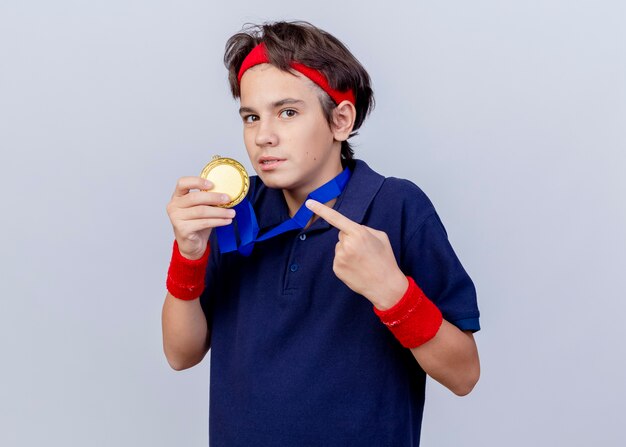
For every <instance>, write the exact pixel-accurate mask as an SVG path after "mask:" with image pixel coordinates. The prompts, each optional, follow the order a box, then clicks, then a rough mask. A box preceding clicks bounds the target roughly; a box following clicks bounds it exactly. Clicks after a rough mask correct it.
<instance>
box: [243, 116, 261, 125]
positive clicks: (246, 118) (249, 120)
mask: <svg viewBox="0 0 626 447" xmlns="http://www.w3.org/2000/svg"><path fill="white" fill-rule="evenodd" d="M258 120H259V117H258V116H256V115H246V116H244V117H243V122H244V123H252V122H254V121H258Z"/></svg>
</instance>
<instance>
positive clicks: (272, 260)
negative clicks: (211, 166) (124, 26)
mask: <svg viewBox="0 0 626 447" xmlns="http://www.w3.org/2000/svg"><path fill="white" fill-rule="evenodd" d="M224 60H225V63H226V66H227V67H228V69H229V81H230V87H231V90H232V93H233V95H234V96H235V97H236V98H237V97H238V98H239V99H240V106H241V107H240V110H239V111H240V114H241V117H242V121H243V128H244V142H245V145H246V150H247V152H248V155H249V157H250V161H251V163H252V165H253V167H254V169H255V171H256V172H257V173H258V177H253V178H252V179H251V185H250V192H249V194H248V198H249V200H250V202H251V204H252V206H253V208H254V211H255V213H256V215H257V216H258V227H259V228H260V232H259V234H260V235H263V234H265V233H266V232H267V231H268V229H271V228H274V227H276V226H277V225H279V224H280V223H281V222H283V221H286V220H289V219H290V218H291V217H294V216H296V215H297V216H300V217H301V216H303V215H304V216H306V217H305V221H304V223H303V224H302V225H301V226H302V227H304V228H295V229H293V228H292V229H291V230H289V231H286V232H282V233H280V234H277V235H276V236H275V237H272V238H270V239H268V240H264V241H262V242H257V243H256V245H255V246H254V247H253V249H252V251H251V253H250V254H249V255H248V256H244V255H242V254H240V253H238V252H237V251H231V252H222V251H221V248H223V247H221V246H220V243H219V238H217V237H216V235H215V233H216V232H213V231H212V229H213V228H218V227H222V226H227V225H231V224H232V221H233V219H234V218H235V214H236V213H235V211H234V210H233V209H225V208H221V207H218V205H220V204H224V203H227V202H229V200H230V198H229V197H222V196H221V195H220V194H217V193H213V192H211V191H210V188H211V187H212V185H211V184H210V182H208V181H206V180H203V179H201V178H199V177H183V178H181V179H180V180H179V181H178V184H177V186H176V189H175V192H174V194H173V196H172V200H171V201H170V203H169V204H168V207H167V211H168V214H169V217H170V220H171V221H172V225H173V228H174V234H175V239H176V240H175V243H174V251H173V255H172V262H171V265H170V270H169V273H168V280H167V286H168V291H169V293H168V295H167V297H166V300H165V304H164V307H163V337H164V351H165V355H166V357H167V359H168V361H169V363H170V365H171V366H172V367H173V368H174V369H176V370H181V369H185V368H189V367H191V366H194V365H195V364H197V363H199V362H200V361H201V360H202V359H203V358H204V356H205V354H206V353H207V352H208V350H209V347H210V348H211V352H212V354H211V380H210V406H209V414H210V421H209V425H210V441H211V443H212V445H217V446H222V445H225V446H239V445H241V446H251V445H259V446H269V445H280V446H296V445H297V446H308V445H310V446H334V445H358V446H361V445H363V446H365V445H367V446H370V445H371V446H379V445H392V446H417V445H419V436H420V428H421V420H422V412H423V405H424V388H425V379H426V374H428V375H429V376H431V377H433V378H434V379H435V380H437V381H439V382H440V383H442V384H443V385H444V386H446V387H448V388H449V389H450V390H452V391H453V392H454V393H455V394H458V395H465V394H467V393H469V392H470V391H471V389H472V388H473V386H474V385H475V383H476V382H477V380H478V376H479V361H478V354H477V349H476V345H475V343H474V339H473V336H472V333H473V332H474V331H477V330H478V329H479V323H478V316H479V313H478V308H477V304H476V295H475V289H474V286H473V283H472V281H471V279H470V278H469V276H468V275H467V273H466V272H465V270H464V269H463V267H462V266H461V264H460V262H459V260H458V259H457V257H456V255H455V254H454V251H453V250H452V247H451V246H450V244H449V242H448V239H447V235H446V232H445V229H444V227H443V225H442V224H441V221H440V220H439V217H438V216H437V213H436V212H435V209H434V208H433V205H432V203H431V202H430V201H429V199H428V198H427V197H426V195H425V194H424V193H423V192H422V191H421V190H420V189H419V188H418V187H417V186H415V185H413V184H412V183H410V182H408V181H406V180H400V179H395V178H383V177H382V176H380V175H379V174H377V173H375V172H374V171H372V170H371V169H370V168H369V167H368V166H367V165H366V164H365V163H364V162H362V161H360V160H354V159H353V152H352V149H351V148H350V145H349V143H348V141H347V140H348V139H349V138H350V137H351V136H352V135H354V134H355V131H356V130H357V129H358V128H359V127H360V126H361V124H362V122H363V120H364V118H365V117H366V116H367V114H368V112H369V111H370V109H371V107H372V105H373V96H372V90H371V88H370V80H369V76H368V74H367V72H366V71H365V69H364V68H363V67H362V66H361V64H360V63H359V62H358V61H357V60H356V59H355V58H354V56H353V55H352V54H351V53H350V52H349V51H348V50H347V49H346V48H345V47H344V46H343V45H342V44H341V42H339V41H338V40H337V39H336V38H334V37H333V36H331V35H329V34H328V33H326V32H324V31H322V30H320V29H318V28H315V27H314V26H312V25H310V24H307V23H301V22H299V23H285V22H280V23H273V24H265V25H263V26H258V27H253V28H250V29H247V30H245V31H244V32H241V33H239V34H236V35H234V36H233V37H231V39H230V40H229V41H228V43H227V46H226V54H225V57H224ZM328 185H333V187H334V188H335V189H334V190H333V191H334V192H333V193H330V194H326V193H322V192H320V191H324V192H327V191H328ZM330 189H333V188H330ZM195 190H199V191H195ZM206 190H208V191H206ZM311 195H312V196H313V197H316V198H318V199H320V200H322V201H323V202H325V203H319V202H317V201H315V200H309V199H308V198H309V197H310V196H311ZM307 213H309V214H307ZM312 213H315V216H311V217H310V219H309V215H311V214H312ZM297 216H296V217H297ZM318 216H319V217H318ZM300 220H302V219H300ZM207 242H208V243H207Z"/></svg>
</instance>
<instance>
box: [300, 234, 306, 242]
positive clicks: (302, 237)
mask: <svg viewBox="0 0 626 447" xmlns="http://www.w3.org/2000/svg"><path fill="white" fill-rule="evenodd" d="M305 239H306V234H304V233H302V234H301V235H300V240H301V241H303V240H305Z"/></svg>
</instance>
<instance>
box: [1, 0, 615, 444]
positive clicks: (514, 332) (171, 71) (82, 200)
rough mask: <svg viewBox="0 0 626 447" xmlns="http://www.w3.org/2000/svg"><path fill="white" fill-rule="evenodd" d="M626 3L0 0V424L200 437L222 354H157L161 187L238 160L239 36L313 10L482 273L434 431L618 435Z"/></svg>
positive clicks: (588, 439) (371, 126) (439, 393)
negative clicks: (474, 380)
mask: <svg viewBox="0 0 626 447" xmlns="http://www.w3.org/2000/svg"><path fill="white" fill-rule="evenodd" d="M624 5H625V4H624V2H620V1H617V0H616V1H602V0H596V1H591V0H589V1H575V0H574V1H572V0H569V1H565V0H560V1H556V0H554V1H551V0H542V1H539V0H531V1H515V2H513V1H502V0H491V1H488V0H484V1H473V2H466V1H437V2H432V1H431V2H426V1H411V2H408V1H407V2H393V1H387V2H378V3H364V2H363V1H343V2H336V1H322V0H318V1H315V2H310V3H309V4H302V3H301V2H298V3H295V2H292V3H282V2H278V1H273V0H267V1H264V2H250V1H239V2H228V3H219V4H217V3H213V2H208V1H204V2H202V1H160V0H158V1H156V0H152V1H147V0H124V1H121V0H108V1H104V0H92V1H88V2H86V1H85V2H80V1H70V0H56V1H54V2H50V1H19V2H18V1H17V0H13V1H11V0H9V1H4V2H2V3H1V4H0V153H1V159H0V169H1V172H0V174H1V175H0V182H1V185H0V186H1V188H2V189H1V191H2V204H1V209H2V219H1V225H2V228H1V232H0V237H1V240H0V243H1V247H2V258H1V262H2V265H1V269H0V271H1V272H2V273H1V281H0V287H1V297H0V299H1V303H2V304H1V307H0V348H1V351H0V352H1V353H2V368H1V369H0V444H1V445H3V446H40V445H48V446H113V445H115V446H182V445H184V446H204V445H206V444H207V425H208V423H207V419H208V361H207V360H208V358H207V359H206V360H205V361H204V362H203V363H202V364H201V365H199V366H197V367H195V368H193V369H191V370H188V371H185V372H174V371H173V370H171V369H170V368H169V366H168V365H167V363H166V361H165V358H164V356H163V354H162V348H161V327H160V311H161V305H162V303H163V298H164V296H165V286H164V283H165V274H166V270H167V266H168V263H169V257H170V253H171V243H172V231H171V227H170V223H169V220H168V218H167V215H166V213H165V205H166V204H167V202H168V200H169V198H170V195H171V193H172V190H173V187H174V184H175V182H176V179H177V178H178V177H180V176H183V175H197V174H198V173H199V172H200V170H201V168H202V167H203V166H204V164H205V163H206V162H208V161H209V160H210V158H211V156H212V155H214V154H216V153H219V154H221V155H225V156H232V157H234V158H238V159H241V160H246V162H247V159H246V156H245V151H244V146H243V142H242V139H241V123H240V119H239V117H238V115H237V107H238V105H237V103H236V102H235V101H234V100H232V98H231V97H230V95H229V91H228V88H227V81H226V70H225V68H224V67H223V65H222V55H223V47H224V43H225V41H226V39H227V38H228V37H229V36H230V35H231V34H233V33H235V32H236V31H238V30H239V29H240V27H241V26H242V25H243V23H244V22H255V23H258V22H263V21H266V20H272V19H274V20H276V19H304V20H308V21H310V22H312V23H314V24H316V25H317V26H320V27H321V28H323V29H326V30H328V31H330V32H331V33H333V34H335V35H336V36H337V37H338V38H340V39H341V40H343V41H344V42H345V43H346V44H347V45H348V47H349V48H350V49H351V50H352V51H353V53H354V54H355V55H356V56H357V58H359V59H360V60H361V61H362V63H363V64H364V65H365V67H366V68H367V69H368V70H369V72H370V74H371V76H372V78H373V83H374V89H375V93H376V99H377V108H376V110H375V111H374V113H373V115H372V116H371V117H370V119H369V120H368V121H366V122H365V124H364V127H363V129H362V131H361V132H360V136H359V137H357V138H356V140H355V143H356V152H357V156H358V157H359V158H362V159H364V160H366V161H367V162H368V163H369V164H370V165H371V166H372V167H373V168H374V169H376V170H378V171H379V172H381V173H383V174H385V175H393V176H396V177H404V178H408V179H410V180H412V181H414V182H415V183H417V184H418V185H419V186H420V187H422V189H423V190H424V191H425V192H426V193H427V194H428V195H429V197H430V198H431V200H432V201H433V202H434V204H435V206H436V208H437V210H438V211H439V214H440V216H441V218H442V220H443V222H444V224H445V226H446V228H447V230H448V234H449V236H450V240H451V242H452V244H453V246H454V247H455V249H456V251H457V254H458V255H459V257H460V259H461V261H462V262H463V264H464V266H465V267H466V269H467V271H468V272H469V274H470V276H471V277H472V278H473V279H474V281H475V283H476V287H477V290H478V293H479V305H480V309H481V312H482V318H481V323H482V326H483V330H482V331H481V332H479V333H477V334H476V339H477V342H478V346H479V350H480V355H481V362H482V377H481V381H480V382H479V384H478V385H477V387H476V388H475V390H474V391H473V392H472V394H470V395H469V396H467V397H464V398H458V397H455V396H453V395H452V394H451V393H450V392H449V391H447V390H446V389H444V388H443V387H441V386H440V385H439V384H437V383H435V382H432V381H431V382H430V383H429V385H428V390H427V403H426V409H425V416H424V425H423V436H422V445H424V446H453V445H466V446H481V447H484V446H526V445H537V446H555V445H568V446H588V445H602V446H617V445H621V442H620V439H622V441H623V435H622V427H621V424H622V423H623V415H624V414H625V411H626V408H624V407H625V404H624V400H625V397H626V396H625V385H624V376H625V371H624V359H623V357H624V353H625V350H624V347H623V342H622V338H623V336H624V329H623V327H622V324H623V321H624V318H625V314H626V306H625V305H624V295H625V294H624V280H623V278H624V276H625V273H624V270H625V268H626V255H625V250H626V231H625V229H626V200H625V198H624V193H625V192H626V178H625V176H624V175H623V171H624V170H625V168H626V156H625V154H624V151H625V149H626V32H625V31H624V29H625V26H624V23H626V7H625V6H624ZM246 166H248V167H249V164H247V165H246Z"/></svg>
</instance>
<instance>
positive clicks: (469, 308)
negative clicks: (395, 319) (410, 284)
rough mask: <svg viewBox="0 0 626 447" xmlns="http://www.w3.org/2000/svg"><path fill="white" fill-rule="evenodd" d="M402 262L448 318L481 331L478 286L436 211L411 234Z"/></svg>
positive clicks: (457, 323)
mask: <svg viewBox="0 0 626 447" xmlns="http://www.w3.org/2000/svg"><path fill="white" fill-rule="evenodd" d="M401 264H402V270H403V272H404V273H405V274H406V275H409V276H411V277H412V278H413V279H414V280H415V282H416V283H417V285H418V286H420V288H421V289H422V290H423V291H424V293H425V294H426V296H427V297H428V298H429V299H430V300H431V301H433V302H434V303H435V305H436V306H437V307H438V308H439V310H440V311H441V313H442V315H443V318H444V319H445V320H447V321H449V322H450V323H452V324H454V325H455V326H457V327H458V328H459V329H461V330H464V331H465V330H467V331H472V332H476V331H478V330H480V323H479V316H480V313H479V310H478V303H477V299H476V288H475V287H474V283H473V282H472V280H471V278H470V277H469V275H468V274H467V272H466V271H465V269H464V268H463V266H462V265H461V262H460V261H459V259H458V257H457V255H456V253H455V252H454V250H453V248H452V246H451V245H450V242H449V240H448V235H447V232H446V230H445V228H444V226H443V223H442V222H441V220H440V218H439V216H438V215H437V213H436V212H435V211H433V212H432V214H430V215H429V216H428V217H426V218H425V219H424V221H423V222H422V223H421V224H420V226H419V227H418V228H417V229H416V230H415V231H414V232H413V233H412V234H410V235H409V237H408V239H407V242H406V243H405V244H404V250H403V257H402V261H401Z"/></svg>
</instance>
